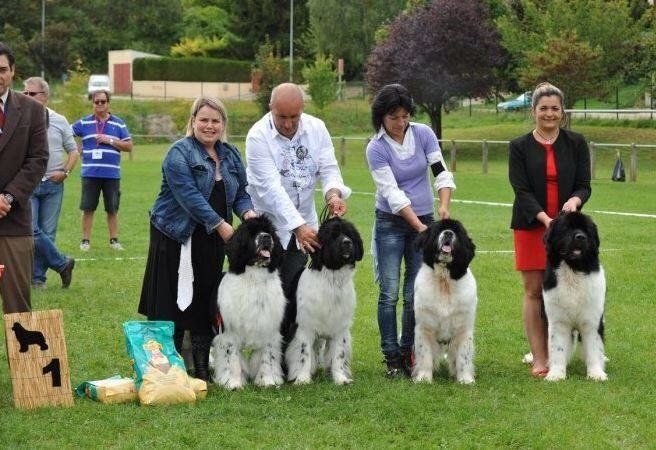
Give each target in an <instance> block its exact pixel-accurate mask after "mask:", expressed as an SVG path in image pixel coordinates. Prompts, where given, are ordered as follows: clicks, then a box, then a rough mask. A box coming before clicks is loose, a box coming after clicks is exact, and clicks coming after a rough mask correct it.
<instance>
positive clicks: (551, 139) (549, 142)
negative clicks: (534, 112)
mask: <svg viewBox="0 0 656 450" xmlns="http://www.w3.org/2000/svg"><path fill="white" fill-rule="evenodd" d="M534 131H535V133H536V134H537V135H538V136H540V137H541V138H542V140H544V141H546V142H547V144H551V143H552V142H553V141H555V140H556V138H557V137H558V134H559V133H560V131H556V134H555V135H554V136H553V137H550V138H548V137H545V136H543V135H542V133H540V132H539V131H538V129H537V128H536V129H535V130H534Z"/></svg>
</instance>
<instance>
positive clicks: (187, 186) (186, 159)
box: [150, 137, 253, 244]
mask: <svg viewBox="0 0 656 450" xmlns="http://www.w3.org/2000/svg"><path fill="white" fill-rule="evenodd" d="M214 148H215V149H216V152H217V154H218V156H219V160H220V161H221V164H220V166H219V167H220V170H221V177H222V178H223V182H224V184H225V192H226V204H227V211H228V217H221V216H219V215H218V214H217V213H216V212H215V211H214V210H213V209H212V207H211V206H210V204H209V203H208V202H207V201H208V199H209V198H210V194H211V192H212V188H213V186H214V161H213V160H212V158H210V157H209V155H208V154H207V152H206V151H205V150H204V149H203V147H202V146H201V144H200V143H199V142H198V141H197V140H196V139H195V138H193V137H185V138H182V139H180V140H179V141H177V142H175V143H174V144H173V145H172V146H171V148H169V150H168V152H167V153H166V156H165V157H164V162H163V163H162V187H161V189H160V192H159V194H158V195H157V198H156V199H155V204H154V205H153V207H152V209H151V210H150V222H151V223H152V224H153V225H154V226H155V227H156V228H157V229H158V230H159V231H161V232H162V233H164V234H165V235H166V236H168V237H170V238H171V239H173V240H175V241H177V242H179V243H180V244H183V243H185V242H186V241H187V239H188V238H189V237H190V236H191V234H192V233H193V231H194V228H195V227H196V225H197V224H201V225H202V226H204V227H205V230H206V231H207V233H208V234H209V233H212V232H214V229H215V228H216V227H217V226H218V225H219V224H220V223H221V222H223V221H224V220H227V221H228V223H230V224H232V213H233V212H234V213H235V214H237V215H238V216H239V217H241V215H242V214H243V213H244V212H246V211H247V210H249V209H253V203H252V202H251V197H250V196H249V195H248V193H247V192H246V185H247V184H248V183H247V182H246V169H245V168H244V165H243V163H242V162H241V158H240V156H239V152H238V150H237V149H236V148H235V147H234V146H232V145H230V144H226V143H223V142H220V141H219V142H217V143H216V144H215V146H214Z"/></svg>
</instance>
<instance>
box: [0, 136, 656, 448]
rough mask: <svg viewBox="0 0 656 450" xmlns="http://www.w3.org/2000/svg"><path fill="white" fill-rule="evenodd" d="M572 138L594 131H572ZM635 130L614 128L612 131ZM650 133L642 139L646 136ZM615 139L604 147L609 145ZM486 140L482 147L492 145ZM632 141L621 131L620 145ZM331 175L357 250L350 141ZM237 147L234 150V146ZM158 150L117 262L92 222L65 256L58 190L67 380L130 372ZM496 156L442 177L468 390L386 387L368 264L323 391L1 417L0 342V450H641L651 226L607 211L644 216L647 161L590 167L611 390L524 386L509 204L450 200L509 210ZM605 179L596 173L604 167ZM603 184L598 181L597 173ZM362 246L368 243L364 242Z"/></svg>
mask: <svg viewBox="0 0 656 450" xmlns="http://www.w3.org/2000/svg"><path fill="white" fill-rule="evenodd" d="M527 129H528V125H527V124H526V123H516V124H512V123H511V124H504V123H502V124H500V125H499V126H498V127H491V126H490V127H481V128H480V129H479V130H475V129H472V128H447V129H446V131H447V132H448V135H449V136H453V138H459V139H463V138H467V136H468V134H467V133H471V138H483V137H486V136H488V135H491V134H495V133H496V134H495V136H498V138H499V139H508V138H509V137H512V135H515V134H519V133H520V132H524V131H525V130H527ZM584 132H585V133H586V135H592V134H594V133H595V132H596V133H598V134H599V135H600V136H602V135H603V133H605V131H604V130H593V129H592V128H591V129H589V130H588V129H586V130H584ZM634 132H638V130H630V131H626V134H627V135H628V134H629V133H634ZM651 132H652V135H651V137H650V139H651V142H654V136H653V133H654V131H653V130H652V131H651ZM620 137H624V136H618V138H620ZM495 138H496V137H495ZM633 138H634V136H633V135H631V136H626V139H633ZM347 142H348V145H347V154H346V164H345V165H344V166H343V174H344V178H345V180H346V181H347V183H348V184H349V185H350V186H351V187H352V188H353V190H354V194H353V195H352V197H351V198H350V199H349V200H348V205H349V212H348V216H347V217H348V218H349V219H350V220H352V221H354V222H355V223H356V224H357V226H358V227H359V229H360V231H361V232H362V235H363V240H364V241H365V243H367V244H368V242H369V240H370V236H371V234H370V232H371V225H372V210H373V197H372V191H373V183H372V182H371V177H370V176H369V174H368V173H367V170H366V167H365V163H364V150H363V149H364V141H361V140H349V141H347ZM236 143H237V145H238V146H239V147H240V148H243V142H236ZM164 150H165V145H161V144H160V145H144V144H141V143H139V142H137V143H136V145H135V150H134V155H133V159H132V160H128V159H127V158H126V159H125V160H124V162H123V179H122V199H121V200H122V201H121V212H120V219H119V220H120V238H121V241H122V242H123V244H124V246H125V247H126V249H127V250H126V251H125V252H122V253H116V252H113V251H111V250H110V249H109V248H108V245H107V244H108V240H107V231H106V225H105V220H104V217H103V216H104V213H102V211H99V212H98V214H97V217H96V220H95V222H94V225H93V230H92V236H91V246H92V249H91V251H90V252H88V253H82V252H80V251H79V250H78V248H77V246H78V242H79V211H78V210H77V204H78V201H79V190H80V188H79V178H78V171H77V170H76V171H75V172H74V174H73V175H72V177H71V179H70V180H68V181H67V183H66V192H65V200H64V206H63V211H62V215H61V219H60V225H59V231H58V238H57V242H58V245H59V247H60V248H61V249H62V250H63V251H65V252H66V253H68V254H70V255H73V256H74V257H76V258H77V260H78V262H77V264H76V268H75V271H74V276H73V283H72V285H71V287H70V289H68V290H62V289H60V287H59V286H60V282H59V277H58V275H57V274H56V273H54V272H50V273H49V279H48V282H47V289H46V290H45V291H37V292H35V293H34V295H33V299H32V303H33V307H34V309H50V308H60V309H62V310H63V311H64V328H65V333H66V342H67V347H68V360H69V366H70V374H71V382H72V384H73V386H76V385H77V384H79V383H80V382H82V381H85V380H91V379H98V378H104V377H107V376H109V375H112V374H115V373H120V374H123V375H126V376H130V375H131V367H130V362H129V360H128V357H127V354H126V351H125V346H124V338H123V334H122V328H121V324H122V323H123V322H124V321H126V320H132V319H142V317H141V316H139V315H138V314H137V312H136V308H137V303H138V298H139V293H140V288H141V280H142V276H143V271H144V264H145V255H146V252H147V245H148V213H147V211H148V208H149V207H150V205H151V204H152V201H153V199H154V197H155V195H156V193H157V191H158V188H159V182H160V180H159V177H160V162H161V158H162V154H163V151H164ZM505 152H506V150H505V147H499V148H498V150H495V151H494V152H492V151H491V154H492V153H494V155H495V157H494V158H492V157H491V160H490V164H489V171H488V174H487V175H482V174H481V165H480V159H478V154H479V153H477V152H476V150H475V149H472V150H470V151H469V153H468V152H467V151H465V150H463V151H462V158H461V159H459V161H458V165H457V171H456V174H455V176H456V183H457V185H458V189H457V190H456V191H455V193H454V197H453V200H454V201H453V203H452V207H451V212H452V215H453V216H454V217H455V218H458V219H460V220H462V221H463V222H464V224H465V225H466V227H467V228H468V230H469V232H470V234H471V235H472V238H473V240H474V242H475V243H476V245H477V252H478V253H477V256H476V257H475V258H474V261H473V264H472V270H473V272H474V274H475V276H476V277H477V281H478V290H479V291H478V292H479V305H478V313H477V320H476V331H475V343H476V368H477V381H476V384H475V385H473V386H460V385H457V384H455V383H454V382H453V381H452V380H449V379H447V378H446V376H445V374H444V373H443V372H440V373H439V375H438V376H437V377H436V380H435V383H434V384H433V385H414V384H413V383H412V382H410V381H408V380H405V379H403V380H393V381H390V380H387V379H385V378H384V376H383V365H382V364H381V354H380V350H379V336H378V328H377V323H376V297H377V287H376V285H375V284H374V283H373V281H372V268H371V258H370V257H369V255H368V254H367V255H366V256H365V258H364V260H363V261H362V263H361V264H360V265H359V267H358V270H357V274H356V290H357V294H358V305H357V311H356V316H355V322H354V324H353V327H352V335H353V363H352V369H353V375H354V379H355V381H354V383H353V384H352V385H350V386H346V387H338V386H334V385H333V384H332V383H331V382H330V381H329V380H328V379H326V378H325V377H324V376H319V377H318V379H317V380H316V382H315V383H314V384H312V385H310V386H307V387H296V386H292V385H285V386H283V387H281V388H280V389H259V388H254V387H252V386H249V387H247V388H246V389H245V390H243V391H240V392H228V391H225V390H223V389H221V388H219V387H217V386H214V385H212V386H210V390H209V393H208V396H207V399H205V400H202V401H198V402H197V403H195V404H192V405H172V406H160V407H141V406H138V405H137V404H123V405H104V404H100V403H95V402H92V401H91V400H88V399H76V400H75V405H74V406H73V407H70V408H63V407H58V408H41V409H37V410H33V411H21V410H17V409H15V408H13V406H12V397H11V383H10V380H9V373H8V368H7V363H6V356H5V355H6V352H5V348H4V339H1V340H0V341H1V342H0V410H2V414H3V418H2V421H1V422H0V435H1V436H2V438H1V439H0V442H1V443H0V446H2V447H4V448H25V449H32V448H145V447H153V448H176V447H182V448H192V447H193V448H218V447H234V448H244V447H246V448H252V447H256V448H274V447H275V448H279V447H288V448H316V447H338V448H387V447H399V448H435V447H449V448H472V447H479V448H491V447H516V448H601V447H610V448H647V447H652V446H653V442H654V440H655V439H656V431H655V429H654V426H653V400H654V396H655V394H656V389H655V387H654V386H655V385H654V382H653V357H654V347H653V343H654V341H655V340H656V328H655V327H654V326H653V317H652V316H653V293H654V291H656V282H655V281H654V266H655V264H656V257H655V256H654V255H655V254H656V241H655V238H654V232H655V231H656V219H654V217H650V218H645V217H633V216H619V215H612V214H605V213H604V212H605V211H616V212H627V213H645V214H652V215H653V214H656V210H655V208H654V205H655V204H654V200H653V196H654V192H656V164H655V162H654V157H653V156H651V155H653V152H650V153H649V154H644V155H641V159H640V172H639V178H638V182H637V183H629V182H626V183H613V182H611V181H610V170H611V167H612V160H613V159H612V154H611V152H609V155H610V156H608V157H607V158H606V159H605V160H604V161H603V162H600V163H599V164H600V167H599V168H598V170H599V173H600V174H601V173H604V176H601V175H600V176H599V178H598V179H596V180H594V181H593V185H592V187H593V195H592V198H591V200H590V202H589V203H588V205H586V211H588V212H589V213H590V214H592V216H593V217H594V219H595V220H596V222H597V224H598V226H599V231H600V235H601V239H602V250H601V251H602V253H601V258H602V263H603V264H604V266H605V269H606V274H607V278H608V293H607V298H606V304H607V315H606V320H607V322H606V323H607V341H606V353H607V355H608V356H609V358H610V363H609V364H608V367H607V369H608V374H609V377H610V379H609V381H608V382H606V383H595V382H591V381H587V380H586V379H585V369H584V367H583V365H582V364H581V363H580V361H579V360H578V358H577V359H576V360H575V362H574V364H573V366H572V368H571V370H570V373H569V378H568V379H567V380H566V381H563V382H560V383H557V384H549V383H546V382H544V381H542V380H536V379H532V378H530V377H529V376H528V369H527V367H526V366H525V365H523V364H522V363H521V361H520V359H521V356H522V354H523V353H524V352H525V351H526V348H527V346H526V344H525V341H524V337H523V331H522V325H521V318H520V317H521V300H520V297H521V286H520V279H519V275H518V274H517V273H516V272H514V271H513V268H512V267H513V263H512V254H511V253H509V251H510V250H512V239H511V234H510V230H509V229H508V224H509V220H510V208H508V207H506V206H491V205H485V204H477V203H464V202H462V201H467V200H469V201H487V202H502V203H509V202H511V200H512V192H511V190H510V188H509V186H508V182H507V169H506V161H505ZM602 168H603V170H602ZM605 173H607V176H606V175H605ZM367 247H368V245H367Z"/></svg>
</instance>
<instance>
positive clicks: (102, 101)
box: [93, 100, 107, 105]
mask: <svg viewBox="0 0 656 450" xmlns="http://www.w3.org/2000/svg"><path fill="white" fill-rule="evenodd" d="M105 103H107V100H94V101H93V104H94V105H104V104H105Z"/></svg>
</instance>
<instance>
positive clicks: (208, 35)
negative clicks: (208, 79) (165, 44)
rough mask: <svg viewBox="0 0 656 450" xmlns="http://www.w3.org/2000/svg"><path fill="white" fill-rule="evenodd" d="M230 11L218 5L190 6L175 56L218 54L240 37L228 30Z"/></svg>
mask: <svg viewBox="0 0 656 450" xmlns="http://www.w3.org/2000/svg"><path fill="white" fill-rule="evenodd" d="M228 24H229V17H228V13H227V12H226V11H225V10H223V9H221V8H219V7H218V6H213V5H210V6H190V7H188V8H186V9H185V11H184V13H183V16H182V31H181V34H182V37H181V39H180V41H179V42H178V43H177V44H175V45H174V46H173V47H171V54H172V55H173V56H215V57H216V56H218V55H220V53H221V52H220V51H221V50H223V49H225V48H226V47H228V46H229V45H230V44H231V43H232V42H237V41H238V38H237V37H236V36H235V35H233V34H232V33H230V32H229V31H228Z"/></svg>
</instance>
